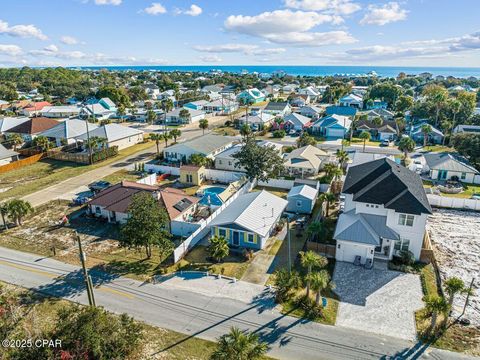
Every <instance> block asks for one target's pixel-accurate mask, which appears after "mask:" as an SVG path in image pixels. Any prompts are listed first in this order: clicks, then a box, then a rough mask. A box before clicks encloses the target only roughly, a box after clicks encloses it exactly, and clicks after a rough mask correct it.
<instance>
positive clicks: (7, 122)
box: [0, 117, 30, 133]
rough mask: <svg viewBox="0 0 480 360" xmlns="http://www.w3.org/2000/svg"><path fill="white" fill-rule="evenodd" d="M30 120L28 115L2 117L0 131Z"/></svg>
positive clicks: (0, 118)
mask: <svg viewBox="0 0 480 360" xmlns="http://www.w3.org/2000/svg"><path fill="white" fill-rule="evenodd" d="M29 120H30V118H28V117H3V118H2V117H0V133H4V132H8V130H10V129H11V128H13V127H15V126H17V125H20V124H22V123H24V122H27V121H29Z"/></svg>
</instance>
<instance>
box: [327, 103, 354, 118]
mask: <svg viewBox="0 0 480 360" xmlns="http://www.w3.org/2000/svg"><path fill="white" fill-rule="evenodd" d="M325 112H326V114H327V115H343V116H355V115H356V114H357V109H356V108H354V107H351V106H335V105H333V106H328V107H327V108H326V109H325Z"/></svg>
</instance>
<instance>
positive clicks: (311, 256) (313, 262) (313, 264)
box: [300, 250, 328, 298]
mask: <svg viewBox="0 0 480 360" xmlns="http://www.w3.org/2000/svg"><path fill="white" fill-rule="evenodd" d="M300 263H301V264H302V266H303V267H304V268H306V269H307V276H306V278H305V279H306V282H307V293H306V296H307V298H308V297H309V296H310V284H311V281H310V274H311V273H312V269H313V268H323V267H325V266H327V264H328V260H327V258H326V257H323V256H320V255H318V254H317V253H315V252H313V251H312V250H308V251H306V252H304V251H300Z"/></svg>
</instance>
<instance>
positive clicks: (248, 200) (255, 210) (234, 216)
mask: <svg viewBox="0 0 480 360" xmlns="http://www.w3.org/2000/svg"><path fill="white" fill-rule="evenodd" d="M287 204H288V202H287V200H284V199H282V198H280V197H278V196H275V195H273V194H271V193H269V192H268V191H265V190H262V191H256V192H251V193H247V194H243V195H240V196H239V197H238V198H236V199H235V200H234V201H233V202H232V203H231V204H230V205H229V206H227V207H226V208H225V210H223V211H222V212H221V213H220V214H219V215H218V216H217V217H216V218H215V219H213V220H212V222H211V223H210V225H230V224H233V225H236V226H240V227H241V228H244V229H246V230H247V231H251V232H254V233H256V234H258V235H260V236H266V235H267V234H268V233H269V232H270V229H271V228H272V227H273V226H274V225H275V223H276V220H277V219H278V218H279V216H280V214H281V213H282V212H283V210H284V209H285V207H286V206H287Z"/></svg>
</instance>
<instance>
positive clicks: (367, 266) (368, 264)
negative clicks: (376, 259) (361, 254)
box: [365, 259, 373, 270]
mask: <svg viewBox="0 0 480 360" xmlns="http://www.w3.org/2000/svg"><path fill="white" fill-rule="evenodd" d="M372 268H373V260H372V259H367V261H365V269H368V270H370V269H372Z"/></svg>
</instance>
